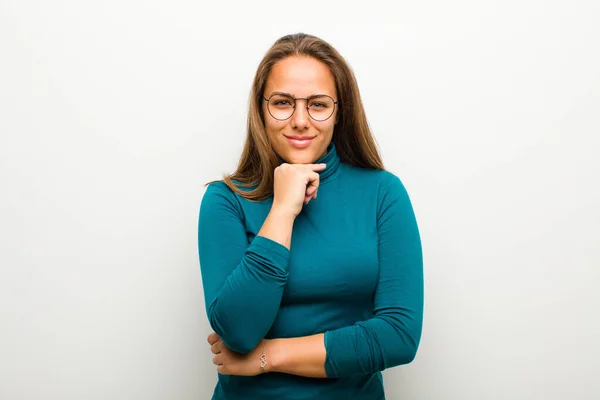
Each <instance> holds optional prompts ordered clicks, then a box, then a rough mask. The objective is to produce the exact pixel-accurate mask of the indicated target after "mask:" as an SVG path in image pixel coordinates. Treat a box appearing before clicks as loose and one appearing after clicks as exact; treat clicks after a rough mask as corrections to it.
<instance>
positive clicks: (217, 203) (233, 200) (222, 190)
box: [202, 180, 241, 211]
mask: <svg viewBox="0 0 600 400" xmlns="http://www.w3.org/2000/svg"><path fill="white" fill-rule="evenodd" d="M209 207H210V208H212V207H227V208H230V209H234V210H236V211H240V210H241V204H240V196H239V195H238V194H237V193H235V192H234V191H233V190H232V189H231V188H230V187H229V186H227V184H226V183H225V182H224V181H222V180H220V181H214V182H211V183H210V184H208V185H207V187H206V190H205V191H204V195H203V196H202V208H209Z"/></svg>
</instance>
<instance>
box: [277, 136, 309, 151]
mask: <svg viewBox="0 0 600 400" xmlns="http://www.w3.org/2000/svg"><path fill="white" fill-rule="evenodd" d="M284 136H285V135H284ZM286 138H287V140H288V142H289V143H290V144H291V145H292V146H293V147H296V148H299V149H302V148H305V147H307V146H308V145H309V144H310V142H312V140H313V139H314V137H293V136H292V137H290V136H286Z"/></svg>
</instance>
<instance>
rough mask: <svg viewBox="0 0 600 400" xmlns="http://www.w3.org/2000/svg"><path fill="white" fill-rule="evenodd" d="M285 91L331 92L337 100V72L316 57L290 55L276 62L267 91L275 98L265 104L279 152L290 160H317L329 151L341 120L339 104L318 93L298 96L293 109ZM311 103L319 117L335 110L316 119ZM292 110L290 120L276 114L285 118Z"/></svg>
mask: <svg viewBox="0 0 600 400" xmlns="http://www.w3.org/2000/svg"><path fill="white" fill-rule="evenodd" d="M282 94H289V95H291V96H292V97H295V98H309V97H311V96H314V95H327V96H330V97H331V98H332V99H333V100H334V101H337V100H338V98H337V93H336V90H335V81H334V78H333V75H332V74H331V72H330V71H329V68H327V66H326V65H325V64H323V63H322V62H320V61H318V60H316V59H314V58H311V57H295V56H293V57H288V58H285V59H283V60H281V61H279V62H277V63H276V64H275V65H274V66H273V68H272V69H271V72H270V74H269V76H268V78H267V82H266V85H265V91H264V93H263V95H264V97H266V98H267V99H268V98H272V100H271V101H270V102H267V101H265V100H263V102H262V103H263V104H262V107H263V115H264V117H265V128H266V130H267V135H268V136H269V139H270V140H271V145H272V146H273V149H274V150H275V152H276V153H277V154H278V155H279V157H281V158H283V159H284V160H285V161H286V162H288V163H290V164H311V163H314V162H315V161H316V160H317V159H319V158H320V157H322V156H323V155H325V154H326V153H327V146H328V145H329V143H330V142H331V138H332V136H333V128H334V126H335V123H336V120H337V113H338V110H337V105H334V104H332V103H331V100H330V99H328V98H326V97H314V98H312V99H311V100H310V101H309V102H307V101H306V100H296V101H295V103H296V106H295V108H293V109H292V108H291V104H290V103H289V102H288V101H287V100H286V98H285V97H282ZM292 102H293V101H292ZM307 103H308V104H307ZM307 106H309V107H310V113H311V114H312V115H313V116H315V117H316V118H317V119H324V118H326V117H327V115H329V113H330V112H333V113H332V114H331V116H330V117H329V118H328V119H326V120H325V121H316V120H315V119H313V118H311V116H310V115H309V110H307V108H306V107H307ZM291 111H293V114H292V116H291V117H289V118H288V119H286V120H283V121H281V120H278V119H276V118H275V117H277V118H280V119H281V118H284V117H285V116H286V115H289V112H291ZM272 114H273V115H272ZM274 116H275V117H274Z"/></svg>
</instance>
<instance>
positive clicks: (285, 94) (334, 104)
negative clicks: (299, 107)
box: [261, 92, 339, 122]
mask: <svg viewBox="0 0 600 400" xmlns="http://www.w3.org/2000/svg"><path fill="white" fill-rule="evenodd" d="M273 96H285V97H289V98H290V99H292V100H294V106H293V107H292V108H293V109H294V111H292V113H291V114H290V116H289V117H287V118H285V119H280V118H275V116H274V115H273V113H271V109H270V108H269V101H270V100H271V97H273ZM319 96H327V97H329V98H330V99H331V100H333V111H332V112H331V115H330V116H329V117H327V118H325V119H315V118H314V117H313V116H312V115H311V114H310V110H309V108H310V107H309V106H308V101H309V100H310V99H312V98H315V97H319ZM261 97H262V99H263V100H265V101H266V102H267V111H268V112H269V115H270V116H271V117H273V118H274V119H276V120H277V121H287V120H288V119H290V118H292V115H294V113H295V112H296V104H297V100H306V111H307V113H308V116H309V117H310V118H311V119H312V120H314V121H317V122H325V121H327V120H328V119H329V118H331V117H332V116H333V114H335V108H336V106H337V104H338V103H339V100H335V99H334V98H333V97H331V96H330V95H328V94H313V95H310V96H308V97H294V96H292V95H290V94H289V93H281V92H275V93H272V94H271V96H270V97H269V98H266V97H265V96H264V95H262V96H261Z"/></svg>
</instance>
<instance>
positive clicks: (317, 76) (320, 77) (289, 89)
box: [265, 56, 336, 97]
mask: <svg viewBox="0 0 600 400" xmlns="http://www.w3.org/2000/svg"><path fill="white" fill-rule="evenodd" d="M272 92H285V93H290V94H291V95H293V96H295V97H305V96H310V95H313V94H317V93H318V94H328V95H330V96H335V95H336V92H335V80H334V78H333V75H332V74H331V71H329V68H328V67H327V66H326V65H325V64H323V63H322V62H321V61H318V60H316V59H314V58H312V57H295V56H294V57H288V58H285V59H283V60H280V61H278V62H277V63H276V64H275V65H274V66H273V68H271V72H270V73H269V76H268V77H267V82H266V86H265V94H267V95H270V94H271V93H272Z"/></svg>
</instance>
